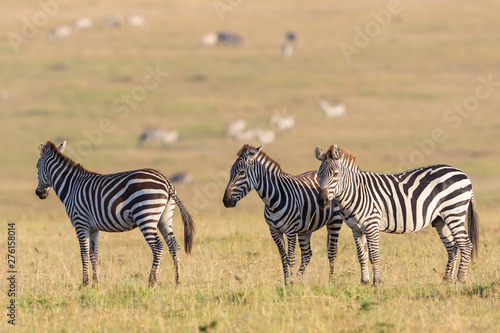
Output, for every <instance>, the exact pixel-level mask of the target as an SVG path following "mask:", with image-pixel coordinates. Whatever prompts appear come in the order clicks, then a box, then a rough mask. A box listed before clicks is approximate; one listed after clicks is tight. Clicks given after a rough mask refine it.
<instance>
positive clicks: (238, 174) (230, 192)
mask: <svg viewBox="0 0 500 333" xmlns="http://www.w3.org/2000/svg"><path fill="white" fill-rule="evenodd" d="M253 189H255V190H256V191H257V193H258V194H259V196H260V197H261V199H262V201H263V202H264V203H265V205H266V207H265V209H264V217H265V219H266V222H267V224H268V225H269V230H270V232H271V236H272V238H273V240H274V242H275V243H276V245H277V246H278V250H279V252H280V255H281V261H282V264H283V273H284V278H285V285H287V284H288V283H289V282H290V275H291V273H289V267H288V266H290V269H293V268H294V267H295V244H296V240H297V237H298V239H299V246H300V250H301V256H302V260H301V264H300V268H299V271H298V277H299V279H300V280H302V276H303V274H304V271H305V269H306V267H307V265H308V264H309V261H310V259H311V256H312V252H311V245H310V239H311V234H312V232H314V231H316V230H319V229H320V228H322V227H323V226H325V225H326V226H327V231H328V240H327V246H328V259H329V261H330V279H331V278H332V275H333V270H334V261H335V257H336V255H337V241H338V236H339V231H340V228H341V226H342V219H341V217H340V211H339V209H338V207H336V206H335V204H332V205H331V206H329V207H328V208H327V209H319V206H318V204H317V202H316V198H317V196H318V193H319V183H318V173H317V172H315V171H310V172H306V173H303V174H301V175H298V176H293V175H290V174H288V173H285V172H283V171H282V170H281V167H280V166H279V164H278V163H276V162H275V161H273V160H272V159H271V158H270V157H269V156H267V155H266V154H265V153H264V152H261V147H259V148H254V147H251V146H248V145H244V146H243V148H242V149H241V150H240V152H239V153H238V158H237V159H236V161H235V162H234V165H233V166H232V168H231V175H230V180H229V183H228V185H227V188H226V191H225V193H224V198H223V202H224V205H225V206H226V207H234V206H235V205H236V203H237V202H238V201H239V200H241V199H242V198H243V197H244V196H246V195H247V194H248V192H250V191H251V190H253ZM283 234H285V235H286V238H287V241H288V255H287V252H286V250H285V241H284V238H283Z"/></svg>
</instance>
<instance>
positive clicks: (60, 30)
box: [47, 25, 73, 42]
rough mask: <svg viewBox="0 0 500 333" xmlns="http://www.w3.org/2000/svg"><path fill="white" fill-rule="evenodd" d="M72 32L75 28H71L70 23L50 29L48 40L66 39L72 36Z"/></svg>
mask: <svg viewBox="0 0 500 333" xmlns="http://www.w3.org/2000/svg"><path fill="white" fill-rule="evenodd" d="M72 32H73V28H71V27H70V26H69V25H65V26H61V27H57V28H54V29H51V30H49V32H48V33H47V40H48V41H49V42H55V41H56V40H59V39H65V38H68V37H70V36H71V33H72Z"/></svg>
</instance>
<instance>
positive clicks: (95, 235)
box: [90, 230, 99, 283]
mask: <svg viewBox="0 0 500 333" xmlns="http://www.w3.org/2000/svg"><path fill="white" fill-rule="evenodd" d="M98 243H99V230H95V231H92V232H91V233H90V262H91V263H92V279H93V280H94V282H95V283H97V277H98V275H97V265H98V263H99V256H98V254H97V247H98Z"/></svg>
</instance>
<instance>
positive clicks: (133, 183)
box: [35, 141, 194, 286]
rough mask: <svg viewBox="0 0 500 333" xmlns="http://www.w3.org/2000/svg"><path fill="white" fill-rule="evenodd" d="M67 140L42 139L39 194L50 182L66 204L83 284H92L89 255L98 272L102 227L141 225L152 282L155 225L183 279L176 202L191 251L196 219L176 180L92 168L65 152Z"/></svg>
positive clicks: (156, 256)
mask: <svg viewBox="0 0 500 333" xmlns="http://www.w3.org/2000/svg"><path fill="white" fill-rule="evenodd" d="M65 147H66V141H64V142H63V143H62V144H61V145H60V146H59V147H56V145H55V144H54V143H52V142H51V141H47V142H46V143H45V144H43V143H42V144H40V146H39V147H38V153H39V155H40V158H39V159H38V162H37V165H36V166H37V168H38V186H37V188H36V191H35V192H36V195H37V196H38V197H39V198H40V199H46V198H47V196H48V194H49V189H50V188H51V187H52V188H53V189H54V192H55V193H56V195H57V196H58V197H59V199H60V200H61V201H62V202H63V204H64V205H65V206H66V212H67V214H68V217H69V219H70V221H71V224H72V225H73V227H74V228H75V231H76V234H77V236H78V241H79V242H80V253H81V256H82V266H83V283H82V286H86V285H88V284H89V282H90V280H89V259H90V262H91V263H92V271H93V274H92V277H93V280H94V281H95V282H97V279H98V273H97V262H98V255H97V244H98V239H99V231H106V232H123V231H128V230H132V229H135V228H137V227H139V230H140V231H141V232H142V234H143V235H144V238H145V239H146V242H147V243H148V245H149V246H150V247H151V250H152V252H153V265H152V268H151V273H150V275H149V284H150V285H155V284H156V281H157V273H158V266H159V264H160V260H161V256H162V253H163V249H164V245H163V243H162V241H161V239H160V237H159V236H158V232H157V230H159V231H160V233H161V235H162V236H163V238H164V239H165V242H166V243H167V246H168V249H169V252H170V254H171V255H172V259H173V261H174V269H175V282H176V283H179V280H180V278H179V262H180V258H179V255H180V246H179V244H178V243H177V241H176V239H175V236H174V231H173V229H172V215H173V212H174V208H175V205H176V204H177V206H178V207H179V209H180V211H181V216H182V222H183V224H184V248H185V251H186V252H187V253H190V252H191V249H192V246H193V236H194V222H193V219H192V217H191V215H190V214H189V212H188V211H187V209H186V208H185V207H184V205H183V204H182V202H181V200H180V199H179V197H178V196H177V192H176V190H175V188H174V186H173V185H172V183H171V182H170V181H169V180H168V179H167V178H166V177H165V176H163V175H162V174H161V173H160V172H159V171H157V170H153V169H141V170H134V171H125V172H120V173H114V174H99V173H95V172H91V171H88V170H87V169H85V168H84V167H83V166H82V165H80V164H79V163H76V162H74V161H73V160H71V159H70V158H69V157H67V156H65V155H63V151H64V148H65Z"/></svg>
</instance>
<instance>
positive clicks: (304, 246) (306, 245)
mask: <svg viewBox="0 0 500 333" xmlns="http://www.w3.org/2000/svg"><path fill="white" fill-rule="evenodd" d="M299 246H300V254H301V260H300V268H299V272H298V273H297V277H298V278H299V280H300V281H301V282H302V283H304V272H305V270H306V268H307V265H309V261H311V257H312V251H311V233H309V234H305V235H299Z"/></svg>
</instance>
